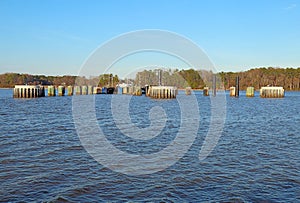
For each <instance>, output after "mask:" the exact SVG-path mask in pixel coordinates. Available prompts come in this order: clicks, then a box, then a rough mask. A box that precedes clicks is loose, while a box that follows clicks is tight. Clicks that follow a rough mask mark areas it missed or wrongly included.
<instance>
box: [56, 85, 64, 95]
mask: <svg viewBox="0 0 300 203" xmlns="http://www.w3.org/2000/svg"><path fill="white" fill-rule="evenodd" d="M57 92H58V96H65V87H64V86H62V85H60V86H58V87H57Z"/></svg>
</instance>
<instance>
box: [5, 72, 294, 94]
mask: <svg viewBox="0 0 300 203" xmlns="http://www.w3.org/2000/svg"><path fill="white" fill-rule="evenodd" d="M214 75H216V76H217V77H216V78H217V88H218V89H229V88H230V87H231V86H234V85H235V82H236V77H237V76H239V78H240V89H241V90H245V89H246V88H247V87H249V86H252V87H254V88H255V89H260V88H261V87H263V86H267V85H269V86H282V87H283V88H284V89H286V90H300V68H273V67H268V68H265V67H262V68H255V69H250V70H247V71H243V72H219V73H217V74H214V73H213V72H212V71H206V70H194V69H188V70H178V69H175V70H173V69H167V70H166V69H155V70H144V71H141V72H138V73H137V74H136V77H135V79H134V80H130V81H131V82H132V83H134V84H135V85H139V86H145V85H158V84H161V85H168V86H176V87H178V88H186V87H191V88H193V89H202V88H204V87H205V86H208V87H211V86H212V78H213V76H214ZM126 81H127V80H126V79H125V80H121V79H119V77H118V76H117V75H112V74H102V75H100V76H97V77H91V78H89V79H87V78H85V77H78V76H69V75H65V76H45V75H30V74H19V73H5V74H1V75H0V87H2V88H5V87H6V88H12V87H14V85H16V84H19V85H21V84H28V85H37V84H41V85H66V86H67V85H74V84H75V83H76V84H80V85H89V84H91V85H98V86H101V87H103V86H116V85H117V84H118V83H122V82H125V83H126Z"/></svg>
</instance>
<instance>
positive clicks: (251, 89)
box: [246, 87, 254, 97]
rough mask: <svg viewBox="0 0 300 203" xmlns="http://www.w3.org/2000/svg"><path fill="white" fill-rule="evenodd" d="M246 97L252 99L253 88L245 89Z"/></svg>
mask: <svg viewBox="0 0 300 203" xmlns="http://www.w3.org/2000/svg"><path fill="white" fill-rule="evenodd" d="M246 97H254V87H247V90H246Z"/></svg>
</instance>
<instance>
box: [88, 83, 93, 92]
mask: <svg viewBox="0 0 300 203" xmlns="http://www.w3.org/2000/svg"><path fill="white" fill-rule="evenodd" d="M93 90H94V86H92V85H89V86H88V94H93V93H94V91H93Z"/></svg>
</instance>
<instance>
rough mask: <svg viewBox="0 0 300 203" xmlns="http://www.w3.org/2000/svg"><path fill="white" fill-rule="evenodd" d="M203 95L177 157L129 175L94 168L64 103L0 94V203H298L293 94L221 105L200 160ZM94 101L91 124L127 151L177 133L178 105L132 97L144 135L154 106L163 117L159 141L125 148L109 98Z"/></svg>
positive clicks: (146, 148) (297, 98) (299, 117)
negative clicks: (193, 128) (223, 110)
mask: <svg viewBox="0 0 300 203" xmlns="http://www.w3.org/2000/svg"><path fill="white" fill-rule="evenodd" d="M201 93H202V92H196V96H197V100H198V103H199V111H200V126H199V131H198V134H197V137H196V139H195V141H194V143H193V145H192V146H191V148H190V149H189V151H188V152H187V153H186V154H185V155H184V157H183V158H181V159H180V160H179V161H178V162H177V163H176V164H174V165H172V166H171V167H169V168H167V169H165V170H162V171H160V172H157V173H154V174H149V175H142V176H130V175H124V174H122V173H118V172H115V171H112V170H110V169H108V168H106V167H104V166H102V165H101V164H100V163H98V162H97V161H95V160H94V159H93V158H92V157H91V156H90V154H89V153H88V152H87V151H86V150H85V149H84V148H83V147H82V145H81V142H80V140H79V137H78V135H77V132H76V129H75V125H74V121H73V116H72V97H68V96H65V97H44V98H38V99H13V98H12V90H10V89H1V90H0V180H1V187H0V201H3V202H20V201H25V202H30V201H37V202H48V201H54V202H92V201H93V202H107V201H109V202H123V201H129V202H137V201H148V202H203V201H208V202H222V201H236V202H261V201H266V202H299V201H300V106H299V105H300V92H287V93H286V97H285V98H283V99H261V98H259V97H258V95H256V97H254V98H246V97H245V93H244V92H241V95H240V98H229V97H227V115H226V122H225V127H224V129H223V133H222V136H221V138H220V140H219V142H218V144H217V146H216V147H215V148H214V150H213V151H212V153H211V154H210V155H209V156H208V157H207V158H206V159H204V160H203V161H200V160H199V159H198V155H199V151H200V149H201V146H202V144H203V140H204V138H205V135H206V133H207V131H208V126H209V123H210V107H209V106H210V99H209V97H203V96H202V95H201ZM121 96H126V95H121ZM95 100H96V112H97V115H96V117H97V120H98V122H99V126H100V127H101V128H102V129H103V132H104V133H105V134H106V135H107V139H108V140H109V141H110V142H111V143H112V144H114V145H115V146H116V147H117V148H119V149H120V150H122V151H126V152H127V153H133V154H134V153H136V154H149V153H155V152H157V151H160V150H162V149H163V148H164V147H166V146H167V145H168V144H169V143H170V142H171V141H172V140H173V139H174V138H175V137H176V134H177V132H178V128H179V127H180V119H181V118H180V111H179V110H178V103H177V102H176V100H163V101H159V100H151V99H149V98H146V97H144V96H142V97H132V99H131V102H130V116H131V120H132V122H133V123H135V124H136V125H137V126H138V127H141V128H145V127H147V125H148V124H149V116H148V114H149V111H150V109H151V108H152V107H154V106H161V107H162V108H164V109H165V112H166V114H167V116H168V121H167V122H166V127H165V128H164V129H163V131H162V133H161V134H160V135H159V136H158V137H157V138H155V139H152V140H151V142H147V141H133V140H132V139H130V138H128V137H127V136H125V135H122V133H121V132H120V131H119V130H118V129H117V128H116V126H115V125H114V122H113V118H112V116H111V112H110V108H111V104H110V102H111V96H110V95H95ZM124 127H125V128H126V126H124Z"/></svg>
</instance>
